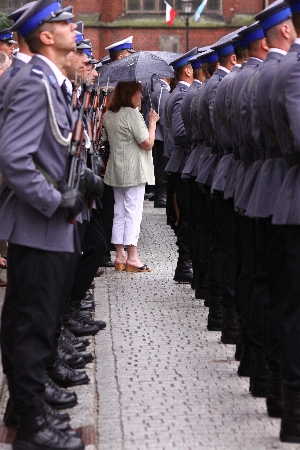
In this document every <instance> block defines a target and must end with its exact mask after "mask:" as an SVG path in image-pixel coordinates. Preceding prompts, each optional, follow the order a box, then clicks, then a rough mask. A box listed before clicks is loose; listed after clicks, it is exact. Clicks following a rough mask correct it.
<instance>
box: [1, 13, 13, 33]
mask: <svg viewBox="0 0 300 450" xmlns="http://www.w3.org/2000/svg"><path fill="white" fill-rule="evenodd" d="M12 24H13V21H12V20H9V19H8V18H7V15H6V14H4V13H3V12H1V11H0V30H4V29H5V28H9V27H11V26H12Z"/></svg>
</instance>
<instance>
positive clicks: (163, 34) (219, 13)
mask: <svg viewBox="0 0 300 450" xmlns="http://www.w3.org/2000/svg"><path fill="white" fill-rule="evenodd" d="M27 1H29V0H0V11H1V12H2V13H9V12H11V11H13V10H15V9H17V8H19V7H20V6H21V5H23V4H24V3H26V2H27ZM272 1H274V0H247V1H245V0H208V2H207V5H206V7H205V9H204V11H203V13H202V15H201V17H200V20H199V21H197V22H196V21H195V20H194V12H195V11H196V9H197V8H198V6H199V5H200V3H201V2H202V0H193V10H192V13H191V15H190V16H189V27H188V44H189V48H190V49H191V48H193V47H197V46H198V47H201V46H204V45H209V44H212V43H214V42H216V41H217V40H218V39H219V38H221V37H222V36H224V35H225V34H227V33H229V32H231V31H233V30H235V29H237V28H239V27H241V26H243V25H249V24H250V23H252V21H253V17H254V15H255V14H257V13H258V12H259V11H261V10H262V9H263V8H265V7H266V6H268V4H269V3H272ZM168 3H169V4H170V5H171V6H172V7H173V8H174V9H175V11H176V13H177V16H176V18H175V21H174V23H173V25H172V26H168V25H167V24H166V22H165V11H166V6H165V3H164V0H110V1H107V0H84V1H83V0H63V4H64V6H66V5H67V4H68V5H69V4H71V5H72V6H73V8H74V13H75V16H76V20H83V21H84V23H85V36H86V37H87V38H90V39H91V41H92V43H93V49H94V56H95V57H96V58H102V57H104V56H105V55H106V54H107V52H106V51H105V47H107V46H108V45H110V44H112V43H114V42H117V41H119V40H122V39H124V38H126V37H128V36H130V35H133V48H134V49H135V50H167V51H172V52H182V53H184V52H185V51H186V16H184V14H183V12H182V7H181V0H168Z"/></svg>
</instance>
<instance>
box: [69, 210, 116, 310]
mask: <svg viewBox="0 0 300 450" xmlns="http://www.w3.org/2000/svg"><path fill="white" fill-rule="evenodd" d="M100 211H101V210H100V209H99V205H98V208H97V209H93V210H92V213H91V218H90V221H89V222H86V223H84V224H83V225H79V227H83V230H82V232H83V235H82V241H81V250H82V254H81V256H80V258H79V259H78V262H77V268H76V272H75V278H74V283H73V287H72V291H71V303H72V302H77V301H79V300H81V299H83V298H84V297H85V294H86V291H87V290H88V289H89V287H90V285H91V283H92V281H93V278H94V276H95V273H96V270H97V268H98V267H99V265H100V263H101V261H102V258H103V256H104V255H105V253H106V250H107V245H106V241H105V236H104V231H103V227H102V220H101V212H100Z"/></svg>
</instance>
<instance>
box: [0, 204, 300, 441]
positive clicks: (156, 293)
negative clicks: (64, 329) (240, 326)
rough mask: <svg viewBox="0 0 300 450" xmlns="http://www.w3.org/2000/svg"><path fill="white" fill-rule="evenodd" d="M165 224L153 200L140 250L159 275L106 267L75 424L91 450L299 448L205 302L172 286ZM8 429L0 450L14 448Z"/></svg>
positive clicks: (171, 246) (172, 258)
mask: <svg viewBox="0 0 300 450" xmlns="http://www.w3.org/2000/svg"><path fill="white" fill-rule="evenodd" d="M165 222H166V220H165V215H164V211H163V210H160V209H154V208H153V203H152V202H148V201H147V202H145V207H144V217H143V223H142V232H141V238H140V242H139V253H140V256H141V259H142V261H144V262H146V263H147V264H149V265H150V266H151V267H152V269H153V270H152V272H151V273H150V274H135V273H133V274H129V273H125V272H123V273H118V272H115V271H114V269H106V270H105V274H104V275H103V276H102V277H100V278H97V279H96V288H95V299H96V305H97V306H96V316H97V317H98V318H101V319H105V320H107V328H106V330H104V331H101V332H100V333H99V334H98V335H97V336H96V337H95V338H93V339H92V342H91V346H90V347H89V348H90V349H91V350H92V351H93V352H94V355H95V361H94V362H93V363H91V364H89V365H88V368H87V371H88V373H89V376H90V378H91V384H89V385H88V386H79V387H76V392H77V393H78V396H79V403H80V404H79V406H77V407H76V408H73V409H72V410H69V412H71V414H72V417H73V419H72V425H73V426H74V427H76V428H78V429H80V431H81V432H82V433H83V436H84V439H85V442H86V443H87V444H88V445H87V447H86V448H87V450H96V449H98V450H169V449H170V450H171V449H180V450H198V449H205V450H225V449H226V450H265V449H280V450H296V449H300V445H294V444H282V443H280V442H279V439H278V435H279V426H280V421H279V420H278V419H270V418H269V417H268V416H267V414H266V409H265V400H264V399H254V398H253V397H252V396H251V395H250V394H249V392H248V379H242V378H239V377H238V376H237V375H236V370H237V366H238V363H237V362H236V361H235V359H234V346H229V345H227V346H226V345H223V344H221V343H220V333H218V332H209V331H207V329H206V319H207V312H208V311H207V308H205V307H204V305H203V301H201V300H200V301H199V300H195V299H194V293H193V291H192V290H191V288H190V286H189V285H178V284H176V283H175V282H174V281H173V273H174V269H175V264H176V259H177V257H176V255H177V254H176V245H175V237H174V235H173V232H172V231H171V229H170V228H169V227H166V225H165ZM0 295H1V293H0ZM3 390H4V392H3V393H2V398H1V403H0V409H1V410H2V412H3V408H4V403H5V385H4V388H3ZM4 430H5V429H4V427H3V426H2V439H1V424H0V449H1V450H2V449H3V450H6V449H7V450H8V449H10V445H9V444H8V442H9V439H10V438H9V436H8V435H7V434H6V435H5V432H4ZM1 442H2V444H1Z"/></svg>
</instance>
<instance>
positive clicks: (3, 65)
mask: <svg viewBox="0 0 300 450" xmlns="http://www.w3.org/2000/svg"><path fill="white" fill-rule="evenodd" d="M10 65H11V59H10V58H9V57H8V56H7V54H6V53H4V52H2V51H1V50H0V77H1V75H3V73H4V72H5V71H6V69H8V68H9V66H10Z"/></svg>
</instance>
